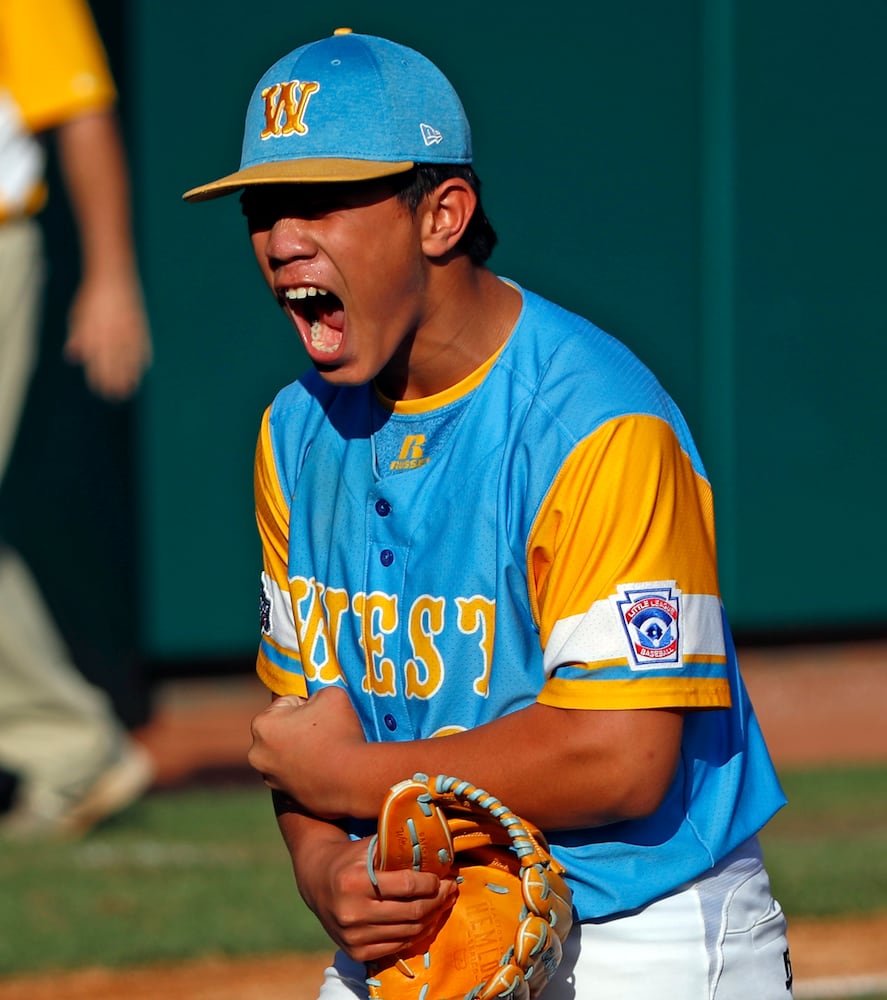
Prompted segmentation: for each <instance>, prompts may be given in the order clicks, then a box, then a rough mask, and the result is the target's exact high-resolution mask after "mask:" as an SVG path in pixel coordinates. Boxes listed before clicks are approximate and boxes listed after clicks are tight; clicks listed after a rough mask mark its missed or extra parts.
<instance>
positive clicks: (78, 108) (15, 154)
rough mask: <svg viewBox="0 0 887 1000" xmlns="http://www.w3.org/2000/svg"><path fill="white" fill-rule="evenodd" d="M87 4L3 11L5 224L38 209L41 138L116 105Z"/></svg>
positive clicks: (0, 92)
mask: <svg viewBox="0 0 887 1000" xmlns="http://www.w3.org/2000/svg"><path fill="white" fill-rule="evenodd" d="M116 96H117V95H116V91H115V88H114V82H113V80H112V78H111V73H110V70H109V68H108V61H107V58H106V55H105V50H104V47H103V46H102V42H101V39H100V38H99V35H98V31H97V30H96V26H95V23H94V21H93V18H92V13H91V11H90V9H89V7H88V5H87V4H86V3H85V2H83V0H42V2H41V0H3V3H2V5H0V219H3V218H9V217H11V216H14V215H21V214H26V213H28V212H33V211H35V210H37V209H38V208H39V207H40V206H41V205H42V201H43V189H42V184H43V172H44V166H45V158H44V155H43V150H42V147H41V145H40V142H39V140H38V139H37V138H36V135H37V134H39V133H40V132H43V131H45V130H46V129H51V128H54V127H56V126H58V125H61V124H63V123H64V122H66V121H70V120H71V119H72V118H76V117H78V116H79V115H81V114H84V113H89V112H91V111H103V110H105V109H107V108H109V107H111V106H112V105H113V103H114V101H115V100H116Z"/></svg>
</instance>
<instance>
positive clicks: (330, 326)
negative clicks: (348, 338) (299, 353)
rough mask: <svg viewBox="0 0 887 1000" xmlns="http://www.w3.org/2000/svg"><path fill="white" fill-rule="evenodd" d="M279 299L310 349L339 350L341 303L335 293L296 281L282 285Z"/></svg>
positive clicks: (329, 352)
mask: <svg viewBox="0 0 887 1000" xmlns="http://www.w3.org/2000/svg"><path fill="white" fill-rule="evenodd" d="M280 299H281V304H282V305H283V307H284V308H285V309H286V310H287V312H288V313H289V314H290V316H291V317H292V319H293V321H294V322H295V324H296V328H297V329H298V331H299V334H300V336H301V337H302V340H303V342H304V344H305V348H306V349H307V350H308V351H309V352H310V353H316V354H322V355H332V354H335V353H336V352H337V351H338V350H339V348H340V347H341V346H342V341H343V338H344V333H345V307H344V306H343V304H342V300H341V299H340V298H339V297H338V296H336V295H333V293H332V292H330V291H327V289H325V288H319V287H318V286H317V285H299V286H298V287H296V288H286V289H284V291H283V292H282V293H281V295H280Z"/></svg>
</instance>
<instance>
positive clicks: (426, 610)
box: [288, 576, 496, 700]
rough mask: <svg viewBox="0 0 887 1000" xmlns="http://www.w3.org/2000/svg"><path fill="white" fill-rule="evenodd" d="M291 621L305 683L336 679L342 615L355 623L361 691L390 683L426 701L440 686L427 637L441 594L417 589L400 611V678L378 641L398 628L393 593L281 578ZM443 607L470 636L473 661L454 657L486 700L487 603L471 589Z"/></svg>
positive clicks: (389, 691) (440, 612) (438, 618)
mask: <svg viewBox="0 0 887 1000" xmlns="http://www.w3.org/2000/svg"><path fill="white" fill-rule="evenodd" d="M288 589H289V593H290V597H291V602H292V609H293V619H294V624H295V631H296V636H297V637H298V642H299V651H300V654H301V656H300V658H301V662H302V669H303V671H304V673H305V679H306V681H308V682H309V683H312V682H313V683H320V684H330V683H333V682H334V681H336V680H339V679H340V678H341V676H342V672H341V669H340V666H339V655H338V650H339V640H340V636H341V635H342V630H343V627H344V624H345V621H346V616H347V615H354V616H356V618H357V619H358V623H359V639H358V641H359V643H360V647H361V649H362V650H363V653H364V660H365V663H366V673H365V675H364V678H363V682H362V687H363V690H364V691H366V692H368V693H370V694H374V695H380V696H383V697H384V696H386V695H388V696H393V695H396V694H397V693H398V685H399V684H401V683H402V684H403V693H404V694H405V695H406V697H408V698H417V699H422V700H426V699H429V698H433V697H434V695H435V694H436V693H437V692H438V691H439V690H440V689H441V687H442V686H443V683H444V678H445V676H446V669H447V666H446V663H445V661H444V658H443V655H442V653H441V651H440V649H439V647H438V645H437V643H436V642H435V639H436V637H437V636H439V635H441V633H442V632H443V631H444V628H445V627H446V624H447V621H448V612H447V605H448V603H449V602H448V601H447V599H446V598H445V597H439V596H435V595H432V594H423V595H422V596H421V597H417V598H416V599H415V600H414V601H413V603H412V605H411V606H410V607H409V608H408V609H406V612H405V617H406V629H405V631H406V635H407V637H408V639H409V647H410V648H409V655H408V656H407V657H406V659H405V660H404V663H403V672H402V680H401V679H400V677H401V675H400V671H399V670H398V668H397V666H396V663H395V660H394V659H393V658H392V656H391V655H390V652H389V651H386V642H387V641H388V638H389V637H390V636H393V635H398V634H399V633H400V631H401V617H402V616H401V609H400V605H399V601H398V598H397V596H396V595H395V594H385V593H382V592H381V591H373V592H372V593H369V594H365V593H362V592H361V593H357V594H354V595H353V596H351V597H350V598H349V595H348V593H347V591H345V590H343V589H341V588H337V587H327V586H326V585H325V584H323V583H321V582H320V581H318V580H316V579H314V577H311V578H306V577H300V576H297V577H293V578H292V579H290V580H289V588H288ZM453 604H454V605H455V607H454V608H452V609H451V610H450V612H449V614H450V615H452V621H454V622H455V627H456V628H458V630H459V632H461V633H462V635H465V636H476V637H477V642H476V646H477V651H478V654H477V662H476V663H471V662H469V663H465V662H463V661H460V663H459V669H460V671H461V672H463V673H466V672H467V673H468V674H469V676H473V678H474V680H473V682H472V683H473V688H474V691H475V693H476V694H477V695H479V696H480V697H482V698H485V697H487V694H488V691H489V681H490V670H491V668H492V662H493V640H494V635H495V627H494V623H495V615H496V604H495V601H493V600H491V599H490V598H488V597H483V596H481V595H479V594H475V595H473V596H471V597H457V598H456V599H455V601H453Z"/></svg>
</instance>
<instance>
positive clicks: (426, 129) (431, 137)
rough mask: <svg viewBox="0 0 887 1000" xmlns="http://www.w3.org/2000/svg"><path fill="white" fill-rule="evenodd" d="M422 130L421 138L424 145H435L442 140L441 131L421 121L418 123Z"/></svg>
mask: <svg viewBox="0 0 887 1000" xmlns="http://www.w3.org/2000/svg"><path fill="white" fill-rule="evenodd" d="M419 128H420V130H421V132H422V139H423V141H424V143H425V145H426V146H436V145H437V144H438V143H439V142H443V133H441V132H438V130H437V129H436V128H434V127H433V126H431V125H426V124H425V123H424V122H422V123H421V124H420V125H419Z"/></svg>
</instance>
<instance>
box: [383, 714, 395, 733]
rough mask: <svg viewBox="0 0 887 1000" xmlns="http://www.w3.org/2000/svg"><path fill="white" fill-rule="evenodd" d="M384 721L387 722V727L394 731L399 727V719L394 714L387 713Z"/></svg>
mask: <svg viewBox="0 0 887 1000" xmlns="http://www.w3.org/2000/svg"><path fill="white" fill-rule="evenodd" d="M382 721H383V722H384V723H385V727H386V728H387V729H390V730H391V732H392V733H393V732H394V730H395V729H397V719H395V718H394V716H393V715H386V716H385V718H384V719H383V720H382Z"/></svg>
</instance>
